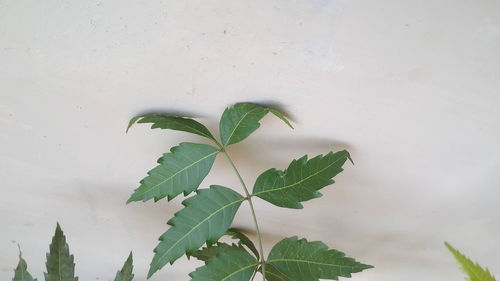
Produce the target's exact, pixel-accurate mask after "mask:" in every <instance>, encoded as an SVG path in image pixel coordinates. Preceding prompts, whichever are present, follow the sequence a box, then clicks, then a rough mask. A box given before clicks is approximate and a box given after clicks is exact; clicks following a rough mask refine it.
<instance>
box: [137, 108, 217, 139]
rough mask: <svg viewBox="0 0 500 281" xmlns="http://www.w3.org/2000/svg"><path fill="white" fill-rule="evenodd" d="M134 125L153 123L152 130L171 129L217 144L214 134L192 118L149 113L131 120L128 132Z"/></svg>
mask: <svg viewBox="0 0 500 281" xmlns="http://www.w3.org/2000/svg"><path fill="white" fill-rule="evenodd" d="M134 123H152V125H151V129H156V128H160V129H170V130H176V131H184V132H188V133H193V134H197V135H199V136H202V137H206V138H208V139H210V140H213V141H215V142H217V140H216V139H215V138H214V136H213V135H212V133H210V131H209V130H208V129H207V127H205V126H204V125H203V124H201V123H200V122H198V121H195V120H193V119H190V118H186V117H181V116H173V115H167V114H161V113H149V114H144V115H139V116H136V117H134V118H132V119H130V122H129V123H128V127H127V132H128V130H129V129H130V127H132V125H134Z"/></svg>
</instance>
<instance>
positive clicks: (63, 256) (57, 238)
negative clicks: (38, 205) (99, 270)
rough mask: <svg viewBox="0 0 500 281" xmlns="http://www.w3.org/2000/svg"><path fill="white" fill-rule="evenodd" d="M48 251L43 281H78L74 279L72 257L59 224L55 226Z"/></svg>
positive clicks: (76, 278)
mask: <svg viewBox="0 0 500 281" xmlns="http://www.w3.org/2000/svg"><path fill="white" fill-rule="evenodd" d="M49 249H50V251H49V252H48V253H47V262H46V264H45V265H46V267H47V273H44V275H45V281H78V277H75V263H74V257H73V255H70V253H69V246H68V244H67V243H66V237H64V233H63V231H62V230H61V227H60V226H59V224H57V226H56V232H55V234H54V237H52V243H51V244H50V247H49Z"/></svg>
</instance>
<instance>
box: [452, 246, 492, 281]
mask: <svg viewBox="0 0 500 281" xmlns="http://www.w3.org/2000/svg"><path fill="white" fill-rule="evenodd" d="M444 244H445V245H446V247H447V248H448V250H450V252H451V253H452V254H453V256H455V259H456V260H457V262H458V263H459V264H460V266H461V267H462V270H463V271H464V272H465V273H466V274H467V275H468V279H467V280H469V281H495V277H493V275H492V274H491V273H490V272H489V271H488V269H483V268H482V267H481V266H480V265H479V264H477V263H474V262H473V261H472V260H470V259H469V258H467V257H466V256H464V255H463V254H462V253H460V252H459V251H458V250H457V249H455V248H453V247H452V246H451V245H450V244H448V243H446V242H445V243H444Z"/></svg>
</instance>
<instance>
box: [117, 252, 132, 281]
mask: <svg viewBox="0 0 500 281" xmlns="http://www.w3.org/2000/svg"><path fill="white" fill-rule="evenodd" d="M133 269H134V265H133V261H132V252H130V254H129V255H128V258H127V260H126V261H125V263H124V264H123V267H122V269H121V270H119V271H118V272H117V273H116V277H115V281H132V279H133V278H134V274H133V273H132V271H133Z"/></svg>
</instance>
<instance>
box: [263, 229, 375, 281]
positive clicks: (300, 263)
mask: <svg viewBox="0 0 500 281" xmlns="http://www.w3.org/2000/svg"><path fill="white" fill-rule="evenodd" d="M268 264H270V265H271V266H273V267H274V269H275V270H277V272H279V273H282V274H283V275H282V276H286V277H287V278H288V280H290V281H318V280H319V279H330V280H338V277H339V276H340V277H351V273H356V272H360V271H362V270H365V269H368V268H372V266H370V265H366V264H362V263H359V262H357V261H355V260H354V259H352V258H348V257H346V256H345V254H344V253H342V252H339V251H336V250H329V249H328V247H327V246H326V245H325V244H323V243H322V242H319V241H316V242H309V241H307V240H305V239H300V240H297V237H291V238H285V239H283V240H281V241H280V242H278V244H276V245H275V246H274V247H273V248H272V249H271V252H270V253H269V257H268V259H267V263H266V265H268ZM266 273H267V270H266ZM275 280H280V279H275ZM285 280H287V279H285Z"/></svg>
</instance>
